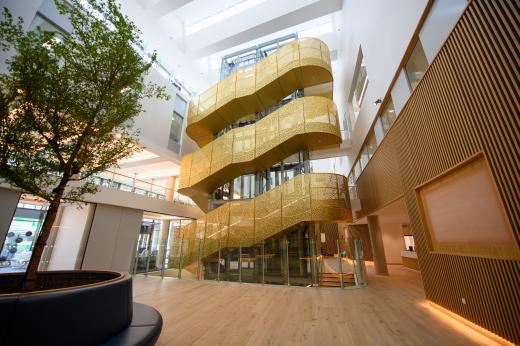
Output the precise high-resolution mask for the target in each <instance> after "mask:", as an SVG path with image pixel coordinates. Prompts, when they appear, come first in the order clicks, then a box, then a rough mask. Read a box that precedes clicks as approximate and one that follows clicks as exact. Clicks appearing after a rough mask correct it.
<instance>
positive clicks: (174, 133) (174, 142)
mask: <svg viewBox="0 0 520 346" xmlns="http://www.w3.org/2000/svg"><path fill="white" fill-rule="evenodd" d="M186 107H187V102H186V101H185V100H184V99H183V98H181V97H179V95H177V96H176V98H175V105H174V109H173V115H172V123H171V126H170V139H169V141H168V148H169V149H171V150H173V151H175V152H176V153H179V151H180V147H181V146H180V143H181V137H182V124H183V122H184V114H185V113H186Z"/></svg>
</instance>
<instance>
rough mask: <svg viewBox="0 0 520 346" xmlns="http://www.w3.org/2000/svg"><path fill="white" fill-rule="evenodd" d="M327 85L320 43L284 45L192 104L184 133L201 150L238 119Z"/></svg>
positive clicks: (328, 73) (328, 78)
mask: <svg viewBox="0 0 520 346" xmlns="http://www.w3.org/2000/svg"><path fill="white" fill-rule="evenodd" d="M329 82H332V69H331V64H330V53H329V49H328V47H327V46H326V45H325V44H324V43H323V42H322V41H320V40H318V39H314V38H303V39H299V40H296V41H293V42H290V43H287V44H286V45H284V46H283V47H282V48H280V49H278V50H277V51H276V52H274V53H273V54H271V55H269V56H268V57H266V58H265V59H263V60H261V61H259V62H258V63H257V64H255V65H253V66H248V67H245V68H243V69H241V70H238V71H237V72H235V73H233V74H231V75H229V76H228V77H226V78H224V79H223V80H221V81H220V82H218V83H217V84H215V85H214V86H212V87H211V88H209V89H208V90H206V91H205V92H203V93H202V94H201V95H200V96H199V97H198V98H195V99H194V100H192V101H191V102H190V105H189V111H188V120H187V121H188V124H187V127H186V133H187V134H188V136H190V137H191V138H192V139H193V140H194V141H195V142H197V144H198V145H199V146H204V145H206V144H207V143H209V142H211V141H212V140H213V134H214V133H215V132H217V131H219V130H221V129H223V128H224V127H226V126H227V125H229V124H231V123H233V122H235V121H237V120H238V119H239V118H241V117H242V116H244V115H247V114H251V113H255V112H259V111H261V110H263V109H266V108H268V107H270V106H272V105H273V104H275V103H276V102H278V101H280V100H281V99H282V98H284V97H285V96H287V95H289V94H290V93H291V92H293V91H295V90H297V89H302V88H306V87H310V86H314V85H318V84H323V83H329ZM330 98H332V95H330Z"/></svg>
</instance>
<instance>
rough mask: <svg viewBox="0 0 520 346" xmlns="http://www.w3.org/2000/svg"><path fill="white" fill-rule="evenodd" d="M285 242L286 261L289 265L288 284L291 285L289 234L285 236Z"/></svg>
mask: <svg viewBox="0 0 520 346" xmlns="http://www.w3.org/2000/svg"><path fill="white" fill-rule="evenodd" d="M284 240H285V241H284V243H285V263H286V265H287V268H286V269H287V286H291V277H290V273H289V272H290V265H289V239H287V236H285V237H284Z"/></svg>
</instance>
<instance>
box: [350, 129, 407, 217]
mask: <svg viewBox="0 0 520 346" xmlns="http://www.w3.org/2000/svg"><path fill="white" fill-rule="evenodd" d="M396 143H397V134H396V133H395V131H391V132H389V133H388V135H387V136H386V138H385V139H384V145H381V146H379V147H378V148H377V151H376V155H377V159H376V157H373V158H372V159H371V160H370V161H369V164H368V166H367V167H365V170H363V172H362V173H361V175H360V177H359V178H358V180H357V183H356V184H357V189H358V196H359V198H360V200H361V206H362V207H363V209H362V210H359V211H356V218H358V219H359V218H361V217H363V216H367V215H369V214H370V213H372V212H374V211H376V210H377V209H379V208H381V207H382V206H384V205H386V204H388V203H390V202H391V201H393V200H395V199H396V198H397V197H399V196H401V195H402V194H403V185H402V181H401V173H400V169H399V163H398V162H397V150H398V149H397V148H396V145H395V144H396ZM376 173H377V174H376Z"/></svg>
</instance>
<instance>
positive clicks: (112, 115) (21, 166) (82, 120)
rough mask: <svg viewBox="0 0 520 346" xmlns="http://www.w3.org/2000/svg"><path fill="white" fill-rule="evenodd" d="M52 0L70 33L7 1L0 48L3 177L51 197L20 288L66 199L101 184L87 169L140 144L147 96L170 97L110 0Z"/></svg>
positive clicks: (31, 279) (30, 282) (29, 279)
mask: <svg viewBox="0 0 520 346" xmlns="http://www.w3.org/2000/svg"><path fill="white" fill-rule="evenodd" d="M55 4H56V7H57V8H58V10H59V12H60V13H61V14H62V15H65V16H67V17H68V19H69V20H70V23H71V25H72V27H73V30H72V32H71V33H69V34H63V35H57V34H56V33H54V32H48V31H42V30H40V29H38V30H35V31H27V32H24V31H23V30H22V25H21V24H22V19H21V18H19V19H18V20H13V17H12V15H11V14H10V13H9V11H8V10H7V8H4V10H3V19H2V22H1V23H0V49H2V50H3V51H4V52H5V53H6V55H10V57H9V58H7V60H6V67H7V72H6V73H2V74H0V177H1V178H3V179H4V180H5V181H7V182H8V183H10V184H11V185H13V186H16V187H18V188H20V189H21V190H23V191H24V192H27V193H30V194H33V195H36V196H39V197H41V198H43V199H45V200H47V201H48V202H49V210H48V212H47V216H46V219H45V221H44V223H43V226H42V230H41V232H40V235H39V237H38V239H37V241H36V243H35V246H34V249H33V253H32V257H31V260H30V263H29V266H28V269H27V272H26V275H25V278H24V281H23V284H22V287H21V288H22V290H23V291H27V290H33V289H35V288H36V274H37V269H38V264H39V262H40V258H41V256H42V253H43V250H44V247H45V244H46V241H47V238H48V236H49V234H50V231H51V228H52V225H53V223H54V221H55V218H56V215H57V211H58V207H59V205H60V203H61V202H62V201H64V200H65V201H75V202H77V201H81V200H82V198H83V196H84V195H85V194H87V193H95V192H96V186H95V185H94V184H93V183H92V182H90V181H89V179H88V178H89V177H90V176H92V175H93V174H95V173H98V172H102V171H105V170H107V169H108V168H109V167H113V166H116V165H117V161H118V160H121V159H123V158H125V157H127V156H129V155H131V154H132V153H133V152H134V151H136V150H139V147H138V145H137V134H138V133H137V131H136V130H135V129H134V128H133V127H132V125H133V121H132V119H133V118H135V117H136V116H137V115H139V114H140V113H141V112H142V111H143V109H142V106H141V100H142V99H143V98H145V97H156V98H163V99H167V98H168V95H166V94H165V90H164V88H162V87H159V86H157V85H155V84H153V83H149V82H146V81H145V75H146V73H147V71H148V69H149V68H150V67H151V66H152V64H153V63H154V62H155V61H156V56H155V53H154V54H153V55H152V56H151V57H150V59H143V57H141V56H140V55H139V53H138V52H137V51H136V49H135V47H137V46H139V45H140V44H141V41H140V38H139V35H140V32H139V30H138V28H137V27H136V26H135V25H134V24H133V23H132V22H131V21H130V20H129V19H128V18H127V17H126V16H125V15H123V14H122V13H121V10H120V8H119V6H118V5H117V4H116V3H115V1H114V0H98V1H94V0H89V1H88V4H89V5H88V6H87V8H85V7H84V6H82V5H84V3H82V2H81V1H80V0H71V1H70V5H69V4H65V3H64V2H62V1H58V0H55ZM4 56H5V55H4ZM71 182H73V183H71ZM69 183H71V184H69Z"/></svg>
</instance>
